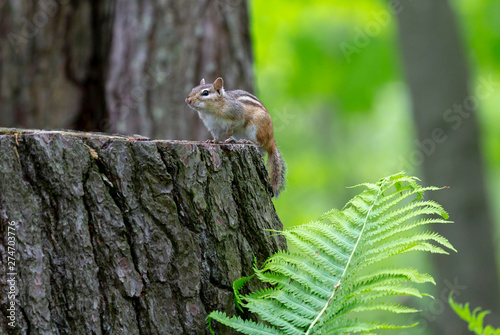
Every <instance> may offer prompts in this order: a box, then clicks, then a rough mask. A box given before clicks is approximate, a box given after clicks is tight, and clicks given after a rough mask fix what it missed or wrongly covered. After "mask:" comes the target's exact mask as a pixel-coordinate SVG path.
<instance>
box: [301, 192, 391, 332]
mask: <svg viewBox="0 0 500 335" xmlns="http://www.w3.org/2000/svg"><path fill="white" fill-rule="evenodd" d="M382 186H383V183H382V184H381V185H380V189H379V191H378V194H377V196H376V197H375V200H374V201H373V204H372V205H371V207H370V209H369V210H368V213H366V218H365V222H363V227H362V228H361V232H360V233H359V236H358V239H357V240H356V244H355V245H354V247H353V249H352V253H351V255H350V256H349V259H348V260H347V264H346V266H345V268H344V272H343V273H342V275H341V276H340V278H339V281H338V283H337V285H335V286H334V287H333V292H332V295H331V296H330V298H328V301H327V302H326V304H325V306H324V307H323V309H322V310H321V312H319V314H318V316H317V317H316V319H314V321H313V322H312V323H311V325H310V326H309V328H308V329H307V331H306V333H305V335H309V334H310V331H311V330H312V329H313V327H314V326H315V325H316V323H318V321H319V319H320V318H321V317H322V316H323V314H325V311H326V309H327V308H328V306H329V305H330V302H331V301H332V299H333V297H335V293H337V290H338V289H339V287H340V284H341V283H342V280H343V279H344V276H345V274H346V272H347V269H348V268H349V265H350V264H351V260H352V258H353V256H354V253H355V252H356V249H357V248H358V244H359V241H360V240H361V237H362V236H363V232H364V230H365V227H366V223H367V221H368V218H369V217H370V214H371V212H372V210H373V207H375V204H376V203H377V200H378V198H379V197H380V194H382Z"/></svg>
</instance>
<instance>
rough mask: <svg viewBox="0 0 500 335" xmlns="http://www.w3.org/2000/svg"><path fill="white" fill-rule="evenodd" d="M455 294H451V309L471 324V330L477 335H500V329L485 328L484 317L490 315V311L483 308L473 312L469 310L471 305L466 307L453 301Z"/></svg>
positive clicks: (467, 304) (449, 299)
mask: <svg viewBox="0 0 500 335" xmlns="http://www.w3.org/2000/svg"><path fill="white" fill-rule="evenodd" d="M452 297H453V292H451V293H450V296H449V298H448V301H449V303H450V306H451V308H453V310H454V311H455V313H457V315H458V316H460V318H462V319H463V320H465V321H467V322H468V323H469V330H470V331H472V332H474V333H476V334H477V335H500V328H499V329H496V330H495V329H494V328H493V327H492V326H490V325H488V326H486V328H484V326H483V321H484V317H485V316H486V315H488V314H490V311H487V310H485V311H482V312H481V309H482V308H481V307H477V308H475V309H474V310H473V311H472V312H471V311H470V309H469V303H466V304H465V306H464V305H462V304H459V303H457V302H455V301H454V300H453V298H452Z"/></svg>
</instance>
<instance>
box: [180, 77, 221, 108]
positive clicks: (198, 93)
mask: <svg viewBox="0 0 500 335" xmlns="http://www.w3.org/2000/svg"><path fill="white" fill-rule="evenodd" d="M223 96H224V80H222V78H221V77H219V78H217V79H215V81H214V83H213V84H205V79H202V80H201V82H200V85H198V86H196V87H195V88H193V89H192V90H191V93H189V96H188V97H187V98H186V103H187V104H188V106H189V107H191V108H193V109H195V110H197V111H198V112H211V111H214V109H217V108H218V107H219V104H221V103H222V98H223Z"/></svg>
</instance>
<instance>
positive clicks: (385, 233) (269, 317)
mask: <svg viewBox="0 0 500 335" xmlns="http://www.w3.org/2000/svg"><path fill="white" fill-rule="evenodd" d="M356 187H363V188H364V190H363V191H362V192H360V194H358V195H357V196H355V197H354V198H353V199H351V200H350V201H349V202H348V203H347V204H346V206H345V207H344V208H343V209H342V210H341V211H339V210H335V209H334V210H331V211H329V212H327V213H325V214H324V215H322V216H321V217H320V219H319V220H318V221H315V222H310V223H307V224H304V225H301V226H298V227H294V228H292V229H288V230H285V231H283V232H276V231H274V232H275V233H277V234H281V235H283V236H285V237H286V239H287V241H288V243H290V244H293V245H294V246H295V247H296V249H297V250H299V253H294V252H290V251H284V250H282V251H279V252H277V253H276V254H274V255H273V256H271V257H270V258H269V259H268V260H267V261H266V262H265V263H264V264H263V267H262V268H260V269H259V268H257V266H254V270H255V276H256V277H257V278H258V279H259V280H260V281H262V282H263V283H267V284H270V285H272V287H271V288H268V289H263V290H259V291H256V292H253V293H250V294H247V295H241V296H240V295H239V292H238V291H239V289H240V288H241V286H242V285H243V284H244V283H245V282H246V281H247V280H248V279H246V278H247V277H245V279H241V280H239V281H237V283H235V285H234V287H235V295H238V297H237V298H236V300H237V302H238V303H239V304H241V305H242V306H244V307H245V308H247V309H248V310H250V311H251V312H253V313H257V314H258V315H259V316H260V318H261V319H262V320H264V321H265V322H266V325H263V324H258V323H255V322H253V321H244V320H242V319H240V318H238V317H233V318H229V317H227V316H226V315H225V314H224V313H220V312H212V313H211V314H210V315H209V317H208V319H207V320H208V322H210V320H212V319H214V320H217V321H219V322H221V323H223V324H225V325H227V326H230V327H232V328H234V329H236V330H238V331H240V332H242V333H244V334H293V335H295V334H297V335H299V334H302V335H303V334H305V335H308V334H346V333H364V334H369V333H370V332H372V331H374V330H378V329H399V328H406V327H411V326H414V325H402V326H393V325H385V324H377V323H367V322H364V321H361V320H358V319H357V318H356V316H358V315H360V313H363V312H366V311H373V310H385V311H389V312H393V313H414V312H417V310H415V309H413V308H409V307H405V306H401V305H397V304H391V303H387V302H385V299H384V300H383V299H382V298H384V297H388V296H414V297H418V298H421V297H424V296H428V297H431V296H429V295H428V294H425V293H422V292H420V291H419V290H418V289H416V288H415V287H413V286H412V285H411V284H412V283H417V284H418V283H433V284H435V282H434V280H433V278H432V277H431V276H430V275H428V274H422V273H419V272H418V271H417V270H415V269H413V268H403V267H399V268H396V267H395V268H383V269H381V268H376V264H377V263H379V262H380V261H382V260H385V259H387V258H389V257H391V256H395V255H400V254H403V253H406V252H410V251H426V252H432V253H444V254H447V253H448V251H447V250H452V251H455V249H454V248H453V246H452V245H451V244H450V243H449V242H448V240H447V239H446V238H444V237H442V236H441V235H439V234H437V233H435V232H431V231H422V230H420V229H417V228H418V227H421V226H424V225H430V224H436V223H438V224H439V223H450V221H447V219H448V213H446V211H445V210H444V209H443V208H442V207H441V205H439V204H438V203H436V202H434V201H431V200H424V193H425V192H427V191H436V190H439V189H440V188H437V187H421V186H420V185H419V184H418V179H417V178H415V177H408V176H406V175H405V174H403V173H400V174H397V175H394V176H389V177H387V178H383V179H381V180H379V182H377V183H365V184H361V185H357V186H356ZM421 216H427V217H426V218H420V219H418V217H421ZM431 298H432V297H431Z"/></svg>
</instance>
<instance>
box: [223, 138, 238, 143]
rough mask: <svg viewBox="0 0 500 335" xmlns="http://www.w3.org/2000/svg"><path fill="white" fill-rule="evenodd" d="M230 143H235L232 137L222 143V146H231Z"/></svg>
mask: <svg viewBox="0 0 500 335" xmlns="http://www.w3.org/2000/svg"><path fill="white" fill-rule="evenodd" d="M231 143H236V141H235V140H234V138H232V137H230V138H228V139H227V140H225V141H224V144H231Z"/></svg>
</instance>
